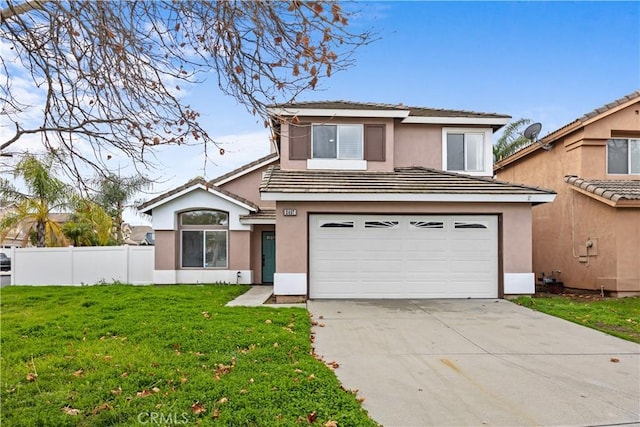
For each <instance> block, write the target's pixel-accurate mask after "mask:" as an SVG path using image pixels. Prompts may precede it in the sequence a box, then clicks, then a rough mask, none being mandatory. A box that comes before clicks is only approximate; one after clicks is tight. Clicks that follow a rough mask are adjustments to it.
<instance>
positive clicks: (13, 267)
mask: <svg viewBox="0 0 640 427" xmlns="http://www.w3.org/2000/svg"><path fill="white" fill-rule="evenodd" d="M9 253H10V254H11V270H9V272H10V273H11V279H9V285H10V286H15V285H16V247H15V246H11V249H9Z"/></svg>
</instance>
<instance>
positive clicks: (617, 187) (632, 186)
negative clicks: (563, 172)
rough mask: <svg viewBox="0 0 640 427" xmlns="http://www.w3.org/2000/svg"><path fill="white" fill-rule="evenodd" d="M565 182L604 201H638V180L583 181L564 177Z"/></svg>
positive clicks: (639, 192) (639, 183)
mask: <svg viewBox="0 0 640 427" xmlns="http://www.w3.org/2000/svg"><path fill="white" fill-rule="evenodd" d="M564 180H565V182H567V183H569V184H571V185H573V186H574V187H578V188H580V189H582V190H585V191H587V192H589V193H593V194H595V195H597V196H600V197H604V198H605V199H608V200H611V201H613V202H617V201H619V200H640V179H635V180H619V179H604V180H598V179H584V178H580V177H577V176H573V175H571V176H565V177H564Z"/></svg>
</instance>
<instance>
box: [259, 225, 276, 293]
mask: <svg viewBox="0 0 640 427" xmlns="http://www.w3.org/2000/svg"><path fill="white" fill-rule="evenodd" d="M275 271H276V232H275V231H263V232H262V283H273V273H275Z"/></svg>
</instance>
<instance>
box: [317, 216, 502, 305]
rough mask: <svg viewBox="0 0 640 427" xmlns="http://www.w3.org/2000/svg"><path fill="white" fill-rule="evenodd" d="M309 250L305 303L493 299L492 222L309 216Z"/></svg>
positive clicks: (494, 251)
mask: <svg viewBox="0 0 640 427" xmlns="http://www.w3.org/2000/svg"><path fill="white" fill-rule="evenodd" d="M328 223H329V224H336V223H347V224H352V227H351V228H331V227H329V228H327V227H321V226H319V224H328ZM456 227H457V228H456ZM309 246H310V249H309V286H310V289H309V294H310V297H311V298H467V297H478V298H480V297H481V298H491V297H496V296H497V292H498V291H497V288H498V286H497V276H498V273H497V270H498V268H497V264H498V262H497V217H496V216H482V215H476V216H473V215H465V216H454V215H452V216H442V215H407V216H402V215H396V216H394V215H364V216H361V215H311V216H310V221H309Z"/></svg>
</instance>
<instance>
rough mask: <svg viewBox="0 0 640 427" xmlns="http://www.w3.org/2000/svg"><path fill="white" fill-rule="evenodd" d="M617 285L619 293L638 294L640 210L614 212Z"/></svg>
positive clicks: (639, 280) (639, 283)
mask: <svg viewBox="0 0 640 427" xmlns="http://www.w3.org/2000/svg"><path fill="white" fill-rule="evenodd" d="M615 221H616V222H615V224H616V235H617V239H616V243H617V253H618V259H617V270H618V276H617V283H616V285H617V286H616V290H617V292H620V293H626V292H636V293H637V292H640V209H620V210H618V211H616V218H615Z"/></svg>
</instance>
